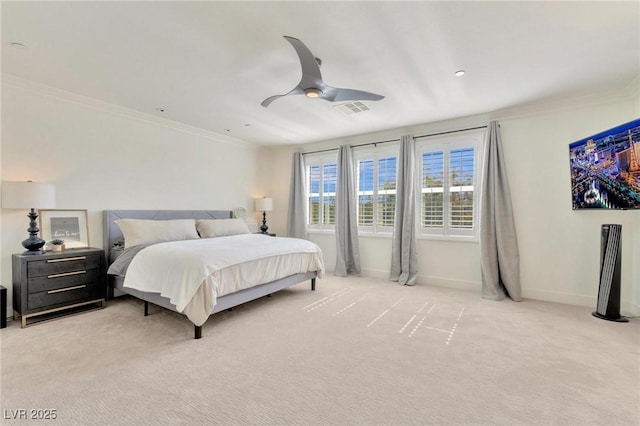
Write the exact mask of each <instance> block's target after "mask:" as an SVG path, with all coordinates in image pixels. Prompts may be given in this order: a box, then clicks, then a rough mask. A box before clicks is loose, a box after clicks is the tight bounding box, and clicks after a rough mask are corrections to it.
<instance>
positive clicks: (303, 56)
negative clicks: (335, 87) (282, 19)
mask: <svg viewBox="0 0 640 426" xmlns="http://www.w3.org/2000/svg"><path fill="white" fill-rule="evenodd" d="M284 38H286V39H287V41H288V42H289V43H291V45H292V46H293V48H294V49H295V50H296V53H297V54H298V58H299V59H300V66H301V67H302V78H301V79H300V87H303V88H308V87H317V85H318V84H320V83H322V74H320V66H318V62H317V61H316V58H315V56H313V53H311V51H310V50H309V49H308V48H307V46H305V45H304V43H303V42H301V41H300V40H298V39H297V38H294V37H289V36H284Z"/></svg>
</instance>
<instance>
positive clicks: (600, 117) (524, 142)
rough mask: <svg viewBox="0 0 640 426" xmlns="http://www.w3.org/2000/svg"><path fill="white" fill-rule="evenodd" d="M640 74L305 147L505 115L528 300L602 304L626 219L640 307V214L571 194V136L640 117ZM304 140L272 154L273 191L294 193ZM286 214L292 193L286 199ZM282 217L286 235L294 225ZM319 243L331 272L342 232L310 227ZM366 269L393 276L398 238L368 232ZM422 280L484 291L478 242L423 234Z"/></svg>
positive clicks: (625, 296)
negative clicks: (614, 239) (608, 261)
mask: <svg viewBox="0 0 640 426" xmlns="http://www.w3.org/2000/svg"><path fill="white" fill-rule="evenodd" d="M637 86H638V79H636V80H635V81H634V82H633V83H632V84H631V85H630V86H627V87H624V88H622V89H621V90H620V91H616V92H615V93H607V94H601V93H598V94H593V96H591V97H588V98H584V97H583V98H581V99H556V100H554V101H553V102H547V103H545V104H540V103H539V104H535V105H529V106H523V107H518V108H511V109H508V110H503V111H498V112H494V113H488V114H483V115H478V116H473V117H466V118H462V119H456V120H450V121H445V122H438V123H430V124H425V125H419V126H413V127H411V128H402V129H395V130H390V131H387V132H381V133H376V134H371V135H358V136H354V137H350V138H345V139H341V140H332V141H325V142H322V143H317V144H313V145H311V146H305V147H298V148H300V149H301V150H302V151H303V152H304V151H312V150H316V149H326V148H330V147H337V146H339V145H341V144H357V143H363V142H372V141H376V140H386V139H389V138H396V137H399V136H400V135H402V134H414V135H422V134H429V133H436V132H440V131H446V130H454V129H460V128H467V127H475V126H478V125H484V124H486V123H487V122H488V121H489V120H491V119H497V120H498V121H499V123H500V125H501V135H502V142H503V148H504V156H505V161H506V163H507V169H508V175H509V179H510V186H511V193H512V197H513V207H514V214H515V218H516V228H517V233H518V241H519V247H520V258H521V280H522V294H523V297H525V298H533V299H540V300H548V301H555V302H561V303H570V304H576V305H584V306H593V307H595V305H596V299H597V291H598V279H599V258H600V227H601V225H602V224H604V223H619V224H622V226H623V247H622V253H623V259H622V297H621V304H622V311H623V313H624V312H626V313H627V314H635V315H638V314H639V313H640V266H639V265H640V212H639V211H573V210H572V207H571V195H570V174H569V156H568V155H569V148H568V146H569V144H570V143H571V142H574V141H576V140H579V139H582V138H584V137H587V136H589V135H592V134H595V133H598V132H600V131H603V130H606V129H608V128H611V127H614V126H617V125H619V124H622V123H625V122H628V121H631V120H633V119H635V118H638V117H639V116H640V107H639V102H640V97H639V95H638V93H639V91H638V88H637ZM295 149H296V147H288V148H274V149H272V150H271V153H270V154H271V155H269V153H268V152H267V153H263V154H262V155H263V156H265V157H266V158H270V159H271V160H272V161H274V162H275V164H277V165H278V166H277V167H274V168H273V169H272V170H273V173H272V174H271V175H270V178H271V181H270V182H269V185H270V186H271V188H272V189H271V191H272V192H274V193H277V194H286V193H287V191H285V190H283V189H282V188H280V185H287V187H288V185H289V176H290V162H291V153H292V152H294V151H295ZM276 202H277V203H278V205H282V207H281V208H282V209H283V211H284V212H285V213H286V210H285V209H284V206H286V203H287V200H286V198H282V199H277V201H276ZM285 220H286V214H285V217H282V218H278V220H277V221H276V222H275V227H276V228H277V231H278V232H279V233H282V232H284V231H285V230H286V222H285ZM310 238H311V239H312V240H313V241H315V242H316V243H317V244H319V245H320V246H321V247H322V249H323V251H324V255H325V261H326V263H327V266H328V268H329V269H330V270H332V268H333V266H334V265H335V238H334V237H333V235H331V234H311V237H310ZM360 251H361V261H362V269H363V274H364V275H368V276H378V277H386V276H388V272H389V267H390V257H391V240H390V239H389V238H387V239H385V238H380V237H363V236H361V237H360ZM418 257H419V259H418V263H419V277H418V283H420V284H427V285H443V286H449V287H457V288H466V289H471V290H473V291H477V292H478V293H480V287H481V274H480V250H479V244H478V243H469V242H451V241H438V240H424V239H421V240H418Z"/></svg>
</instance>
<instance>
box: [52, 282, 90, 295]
mask: <svg viewBox="0 0 640 426" xmlns="http://www.w3.org/2000/svg"><path fill="white" fill-rule="evenodd" d="M86 286H87V285H86V284H82V285H77V286H75V287H67V288H61V289H59V290H49V291H48V292H47V294H53V293H62V292H63V291H70V290H77V289H79V288H85V287H86Z"/></svg>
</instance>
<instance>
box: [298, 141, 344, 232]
mask: <svg viewBox="0 0 640 426" xmlns="http://www.w3.org/2000/svg"><path fill="white" fill-rule="evenodd" d="M327 164H335V165H336V178H337V167H338V152H337V151H335V152H333V151H330V152H323V153H318V154H306V155H305V156H304V170H305V180H306V182H305V186H306V188H305V193H306V196H307V197H306V198H307V208H308V210H309V211H307V217H306V219H305V220H306V225H307V231H308V232H311V233H318V232H333V231H334V230H335V224H325V223H322V220H320V223H318V224H311V223H309V218H310V216H311V211H310V208H309V207H310V205H309V198H310V197H311V196H312V193H311V181H310V179H309V177H310V173H309V170H310V167H311V166H319V167H320V183H319V185H320V186H319V189H322V188H323V186H324V177H323V174H322V170H323V169H324V166H325V165H327ZM336 185H337V182H336ZM314 194H317V195H318V196H319V197H320V198H323V197H324V196H331V195H332V196H333V197H335V196H336V193H335V192H327V193H324V192H319V193H314ZM319 214H320V217H321V218H322V210H321V211H320V213H319Z"/></svg>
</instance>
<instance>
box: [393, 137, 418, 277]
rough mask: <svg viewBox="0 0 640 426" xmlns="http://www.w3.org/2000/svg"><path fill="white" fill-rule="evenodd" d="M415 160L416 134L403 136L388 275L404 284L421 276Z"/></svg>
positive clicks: (399, 157)
mask: <svg viewBox="0 0 640 426" xmlns="http://www.w3.org/2000/svg"><path fill="white" fill-rule="evenodd" d="M415 161H416V160H415V142H414V140H413V136H409V135H405V136H402V138H401V140H400V155H399V156H398V179H397V188H396V213H395V223H394V226H393V242H392V248H391V273H390V274H389V278H390V279H391V280H392V281H397V282H398V283H400V284H404V285H414V284H415V282H416V278H417V276H418V253H417V251H416V176H415Z"/></svg>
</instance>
